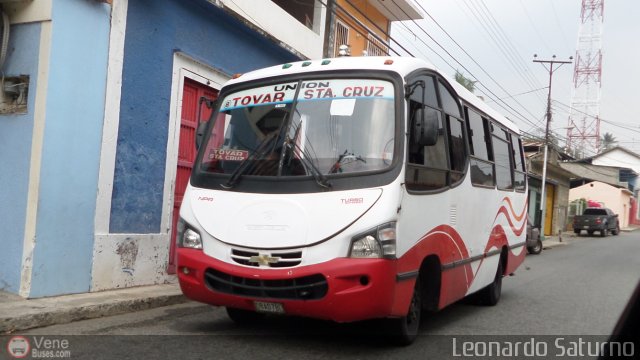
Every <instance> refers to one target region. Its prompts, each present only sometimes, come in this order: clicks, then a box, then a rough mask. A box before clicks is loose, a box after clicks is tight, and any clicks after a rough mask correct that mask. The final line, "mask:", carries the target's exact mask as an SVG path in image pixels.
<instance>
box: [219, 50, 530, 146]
mask: <svg viewBox="0 0 640 360" xmlns="http://www.w3.org/2000/svg"><path fill="white" fill-rule="evenodd" d="M388 60H392V62H391V63H389V61H388ZM287 65H290V66H287ZM418 69H427V70H431V71H434V72H437V73H438V74H440V75H441V76H442V77H444V78H445V79H447V80H448V82H449V84H450V85H451V86H452V87H453V88H454V90H455V91H456V93H457V94H458V96H459V97H460V98H461V99H462V100H464V101H465V102H467V103H469V104H471V105H472V106H473V107H475V108H477V109H478V110H480V111H482V112H484V113H485V114H486V115H488V116H490V117H491V118H493V119H494V120H496V121H498V122H499V123H501V124H502V125H504V126H505V127H507V128H508V129H510V130H511V131H513V132H515V133H517V134H519V130H518V127H517V126H516V125H515V124H514V123H513V122H512V121H511V120H509V119H507V118H506V117H505V116H503V115H502V114H500V113H499V112H498V111H496V110H495V109H493V108H492V107H490V106H489V105H487V104H486V103H485V102H484V101H483V100H481V99H480V98H479V97H478V96H477V95H475V94H473V93H472V92H470V91H469V90H467V89H466V88H465V87H464V86H462V85H460V84H458V82H457V81H455V80H453V79H451V77H450V76H448V75H447V74H446V73H443V72H441V71H439V70H438V69H436V68H435V67H434V66H433V65H432V64H430V63H428V62H426V61H424V60H422V59H418V58H413V57H393V56H358V57H349V56H345V57H339V58H328V59H320V60H305V61H297V62H292V63H289V64H280V65H276V66H271V67H267V68H263V69H258V70H255V71H251V72H248V73H246V74H242V75H241V76H240V77H238V78H235V79H232V80H230V81H229V82H228V83H227V84H228V85H232V84H237V83H243V82H247V81H253V80H258V79H263V78H271V77H276V76H282V75H290V74H304V73H310V72H318V71H335V70H381V71H392V72H396V73H398V74H399V75H400V76H402V77H403V78H404V77H406V76H407V75H409V74H410V73H412V72H413V71H415V70H418Z"/></svg>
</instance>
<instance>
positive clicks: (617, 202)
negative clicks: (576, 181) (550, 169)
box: [569, 181, 633, 228]
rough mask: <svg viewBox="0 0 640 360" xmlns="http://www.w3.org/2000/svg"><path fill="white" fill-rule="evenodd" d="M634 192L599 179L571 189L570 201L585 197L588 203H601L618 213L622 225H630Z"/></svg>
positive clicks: (622, 226) (624, 226)
mask: <svg viewBox="0 0 640 360" xmlns="http://www.w3.org/2000/svg"><path fill="white" fill-rule="evenodd" d="M632 195H633V194H632V193H631V191H629V190H628V189H626V188H624V187H616V186H612V185H609V184H605V183H602V182H599V181H594V182H590V183H588V184H584V185H582V186H578V187H576V188H573V189H571V190H569V201H570V202H571V201H574V200H579V199H585V200H586V201H587V202H588V203H599V204H602V206H603V207H607V208H609V209H611V211H613V212H614V213H616V214H618V219H619V221H620V227H621V228H626V227H628V226H629V214H630V213H631V201H632Z"/></svg>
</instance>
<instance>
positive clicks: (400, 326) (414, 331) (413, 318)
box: [387, 277, 422, 346]
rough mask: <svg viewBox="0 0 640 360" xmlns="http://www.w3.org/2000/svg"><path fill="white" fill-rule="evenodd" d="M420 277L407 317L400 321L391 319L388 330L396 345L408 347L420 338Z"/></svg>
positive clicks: (417, 280)
mask: <svg viewBox="0 0 640 360" xmlns="http://www.w3.org/2000/svg"><path fill="white" fill-rule="evenodd" d="M420 283H421V280H420V277H418V278H417V279H416V285H415V286H414V288H413V296H411V304H409V310H408V312H407V315H405V316H403V317H401V318H398V319H389V320H388V321H389V323H388V325H387V326H388V328H387V329H388V330H389V335H390V339H391V341H392V342H393V343H394V344H395V345H400V346H407V345H410V344H411V343H413V342H414V341H415V340H416V338H417V337H418V331H419V330H420V319H421V314H422V290H421V285H420Z"/></svg>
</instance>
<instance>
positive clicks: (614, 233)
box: [611, 224, 620, 235]
mask: <svg viewBox="0 0 640 360" xmlns="http://www.w3.org/2000/svg"><path fill="white" fill-rule="evenodd" d="M611 233H612V234H613V235H619V234H620V224H618V225H616V228H615V230H611Z"/></svg>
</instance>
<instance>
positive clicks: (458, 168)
mask: <svg viewBox="0 0 640 360" xmlns="http://www.w3.org/2000/svg"><path fill="white" fill-rule="evenodd" d="M438 90H440V101H441V102H442V109H443V110H444V112H445V114H446V120H447V130H448V134H449V139H448V140H449V141H448V145H449V160H450V167H449V169H450V170H451V172H450V175H449V176H450V184H455V183H457V182H458V181H460V180H462V178H463V177H464V171H465V169H466V167H467V146H466V144H465V140H464V139H465V136H464V126H463V123H462V120H461V119H462V114H461V112H460V105H459V104H458V101H457V100H456V98H455V96H454V94H452V93H451V92H450V91H449V89H447V87H446V86H445V85H444V83H443V82H442V81H440V82H439V86H438Z"/></svg>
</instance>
